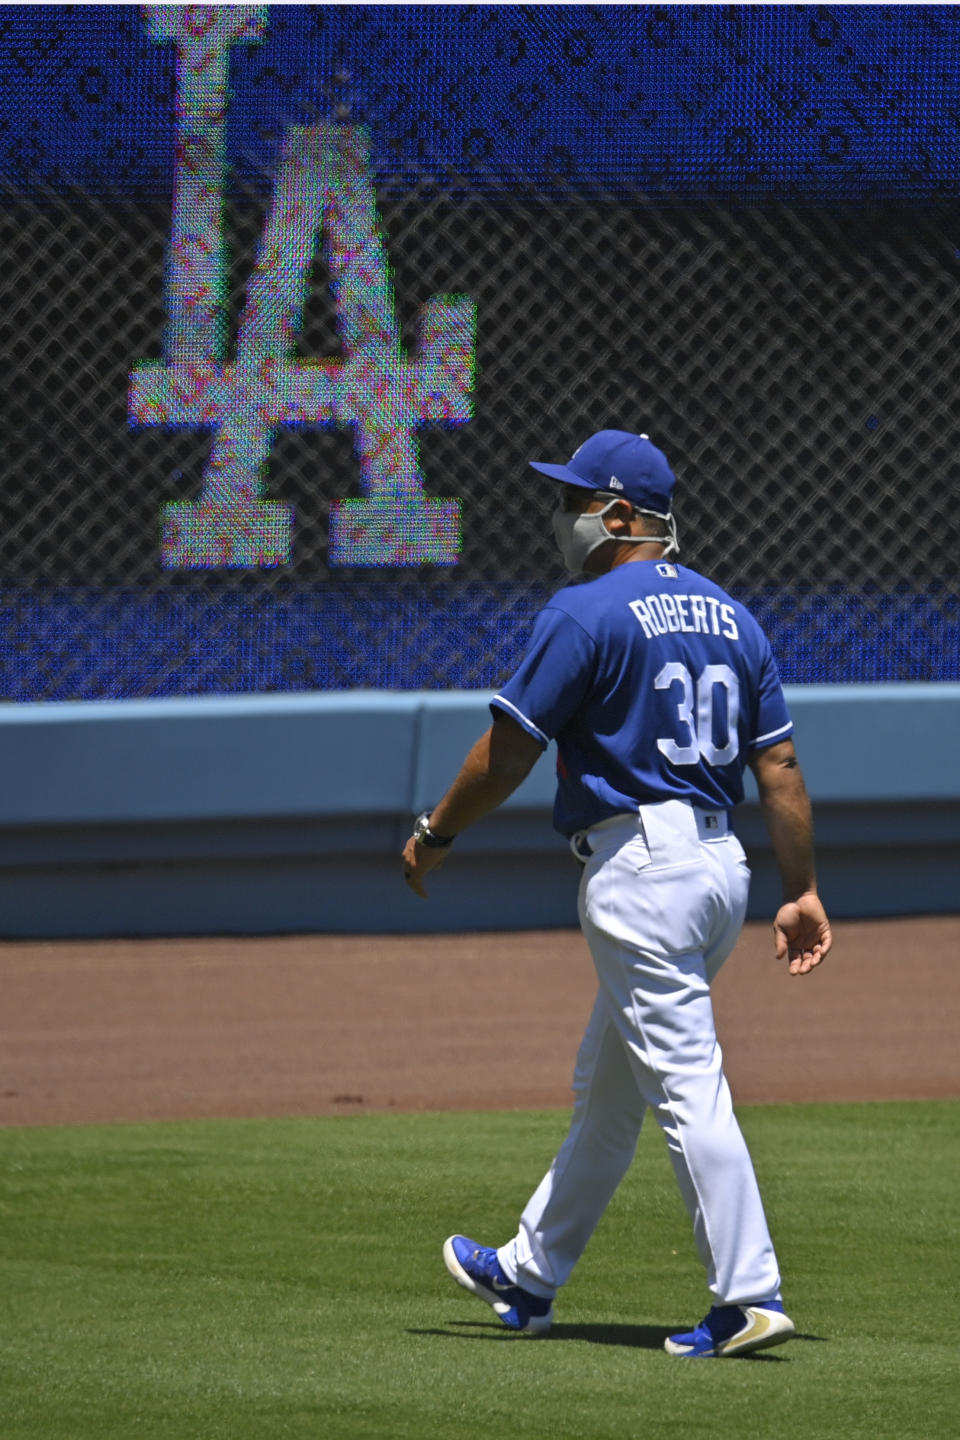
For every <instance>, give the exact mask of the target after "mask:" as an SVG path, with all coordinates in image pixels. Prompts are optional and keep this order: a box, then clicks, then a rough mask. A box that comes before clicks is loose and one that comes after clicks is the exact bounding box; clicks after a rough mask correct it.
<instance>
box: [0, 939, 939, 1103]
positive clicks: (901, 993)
mask: <svg viewBox="0 0 960 1440" xmlns="http://www.w3.org/2000/svg"><path fill="white" fill-rule="evenodd" d="M835 935H836V939H835V944H834V951H833V954H832V955H831V956H830V957H829V959H828V960H827V961H826V962H825V963H824V965H823V966H822V967H821V968H820V970H819V971H817V972H815V973H814V974H812V975H810V976H808V977H805V978H793V979H792V978H790V977H789V976H788V975H787V974H786V972H785V970H784V969H783V968H782V967H781V966H778V965H777V963H776V962H775V961H774V959H773V954H772V945H771V940H770V929H769V926H767V925H765V924H764V925H759V924H755V925H748V926H747V927H746V929H745V930H744V933H743V936H742V938H741V940H740V943H739V945H738V947H737V950H736V951H735V953H734V954H733V956H732V957H731V958H730V960H729V961H728V962H727V965H726V967H725V969H724V971H723V973H722V974H721V976H720V978H719V980H718V981H717V983H716V986H715V989H714V996H715V1008H716V1014H717V1026H718V1030H719V1033H720V1039H721V1042H722V1044H723V1046H724V1051H725V1055H726V1069H727V1074H728V1076H729V1079H730V1083H731V1086H732V1089H733V1092H734V1097H735V1099H736V1100H737V1101H739V1102H740V1103H743V1104H748V1103H763V1102H777V1101H796V1102H803V1101H810V1100H873V1099H884V1100H887V1099H934V1098H938V1097H947V1096H958V1095H960V1062H958V1060H957V1044H956V1036H957V1033H958V1029H960V1025H958V1022H960V964H958V958H960V916H955V917H930V918H923V919H898V920H870V921H847V922H841V923H840V924H839V925H838V926H837V927H836V930H835ZM593 990H594V987H593V973H592V967H591V962H590V957H589V953H588V951H587V948H586V944H585V942H584V940H583V938H582V937H581V935H580V934H579V932H577V931H572V930H551V931H536V932H533V931H524V932H516V931H513V932H510V933H496V934H485V935H476V934H469V935H449V936H445V935H429V936H400V937H393V936H331V935H305V936H280V937H268V938H263V937H250V938H240V939H184V940H108V941H61V942H52V943H45V942H29V943H12V942H8V943H4V944H0V993H2V996H3V1005H2V1014H0V1124H3V1125H43V1124H61V1123H84V1122H95V1121H111V1120H163V1119H179V1118H187V1117H193V1116H210V1117H215V1116H268V1115H306V1114H310V1115H319V1114H331V1113H341V1114H346V1113H354V1114H355V1113H358V1112H359V1113H362V1112H363V1111H364V1110H385V1109H391V1108H396V1109H407V1110H421V1109H431V1110H433V1109H474V1108H476V1109H496V1108H526V1107H540V1106H567V1105H569V1103H570V1077H571V1074H572V1069H573V1060H574V1054H575V1052H576V1047H577V1043H578V1041H579V1038H580V1034H581V1032H582V1029H583V1026H584V1024H585V1022H586V1019H587V1015H588V1014H589V1011H590V1006H591V1004H592V1000H593Z"/></svg>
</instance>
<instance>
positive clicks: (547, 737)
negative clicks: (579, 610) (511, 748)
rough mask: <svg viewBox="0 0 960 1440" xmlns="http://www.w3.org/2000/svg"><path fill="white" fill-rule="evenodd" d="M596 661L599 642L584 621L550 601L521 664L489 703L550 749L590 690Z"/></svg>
mask: <svg viewBox="0 0 960 1440" xmlns="http://www.w3.org/2000/svg"><path fill="white" fill-rule="evenodd" d="M595 661H596V642H595V641H594V640H593V639H592V637H591V636H590V635H588V633H587V631H586V630H584V628H583V626H582V625H578V624H577V622H576V620H574V619H573V618H572V617H571V616H570V615H568V614H567V613H566V611H564V610H558V609H553V608H551V607H550V606H549V605H548V606H547V607H546V609H544V610H541V611H540V614H539V615H538V616H537V618H536V620H535V621H534V625H533V635H532V636H531V639H530V646H529V649H528V650H527V653H526V655H525V656H524V657H523V660H522V661H521V662H520V667H519V669H518V670H517V671H515V673H514V674H513V675H512V676H511V678H510V679H509V680H508V681H507V683H506V685H504V686H503V688H502V689H501V690H500V691H499V692H498V693H497V694H496V695H495V696H494V697H493V699H492V700H491V702H490V708H491V710H493V711H497V710H499V711H501V712H502V713H503V714H505V715H509V716H510V717H511V719H513V720H516V721H517V723H518V724H519V725H522V726H523V728H524V730H526V732H527V734H528V735H532V736H533V737H534V738H535V739H536V740H539V741H540V744H541V745H542V746H543V747H544V749H546V747H547V745H548V744H549V742H550V741H551V740H552V739H553V738H554V736H555V735H556V734H557V733H558V732H559V731H560V730H562V729H563V727H564V725H565V724H566V723H567V721H568V720H569V719H570V718H571V717H572V716H573V714H574V713H575V711H576V709H577V707H578V706H579V705H580V703H581V701H582V700H583V698H584V696H585V695H586V693H587V690H588V689H589V686H590V682H591V679H592V677H593V673H594V667H595Z"/></svg>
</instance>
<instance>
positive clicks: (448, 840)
mask: <svg viewBox="0 0 960 1440" xmlns="http://www.w3.org/2000/svg"><path fill="white" fill-rule="evenodd" d="M413 838H414V840H416V841H417V843H418V844H420V845H426V847H427V849H428V850H445V849H446V848H447V846H448V845H452V844H453V842H454V840H455V839H456V838H457V837H456V836H455V835H438V834H436V832H435V831H433V830H431V829H430V811H429V810H424V812H423V814H422V815H418V816H417V818H416V821H415V822H414V826H413Z"/></svg>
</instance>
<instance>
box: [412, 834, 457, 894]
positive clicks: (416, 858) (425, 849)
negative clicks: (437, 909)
mask: <svg viewBox="0 0 960 1440" xmlns="http://www.w3.org/2000/svg"><path fill="white" fill-rule="evenodd" d="M449 853H450V851H449V850H443V849H440V847H439V846H438V847H436V848H434V847H432V846H430V845H418V844H417V842H416V840H414V838H413V836H412V835H411V836H410V839H409V840H408V841H407V843H406V845H404V847H403V878H404V880H406V882H407V884H408V885H409V886H410V889H411V890H412V891H413V893H414V895H419V896H420V899H421V900H426V898H427V892H426V890H425V889H424V885H423V881H424V876H426V875H429V873H430V871H431V870H436V869H437V868H438V867H439V866H441V865H442V864H443V862H444V860H446V858H447V856H448V855H449Z"/></svg>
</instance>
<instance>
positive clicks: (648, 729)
mask: <svg viewBox="0 0 960 1440" xmlns="http://www.w3.org/2000/svg"><path fill="white" fill-rule="evenodd" d="M491 708H492V709H494V710H495V711H496V710H501V711H503V712H504V713H506V714H507V715H510V716H511V717H512V718H513V719H514V720H515V721H517V723H518V724H520V725H522V726H523V728H524V729H525V730H526V731H528V733H529V734H531V735H533V736H535V738H536V739H537V740H539V741H540V743H541V744H542V745H543V746H544V747H546V746H547V744H548V743H549V741H550V740H552V739H556V741H557V799H556V805H555V808H554V825H555V826H556V828H557V829H558V830H559V831H561V832H562V833H563V834H565V835H572V834H574V833H575V832H576V831H577V830H582V829H585V828H586V827H587V826H589V825H595V824H597V822H598V821H600V820H606V819H608V818H609V817H610V816H611V815H616V814H621V813H622V812H623V811H629V810H636V808H637V806H638V805H640V804H644V803H647V804H649V803H650V802H651V801H658V800H671V799H676V798H680V799H684V800H689V801H691V802H692V803H693V804H694V805H697V806H701V807H703V808H704V809H711V810H713V809H724V810H729V809H731V808H732V807H733V806H734V805H737V804H739V802H740V801H741V800H742V799H743V770H744V766H745V764H746V761H747V758H748V756H749V754H750V751H751V750H756V749H762V748H763V747H765V746H767V745H775V744H776V743H777V742H778V741H780V740H785V739H786V738H787V736H788V735H789V734H790V732H791V731H792V729H793V723H792V721H791V719H790V715H789V712H788V710H787V705H786V701H785V700H784V696H783V690H782V688H781V685H780V676H779V674H778V673H777V666H776V662H775V661H774V658H773V655H772V653H771V650H770V644H769V642H768V640H767V637H766V636H765V635H764V633H763V631H762V630H761V628H760V626H759V625H758V624H757V622H756V620H754V618H753V616H752V615H751V614H750V612H749V611H748V610H747V609H745V607H744V606H743V605H741V604H739V603H738V601H736V600H733V599H731V597H730V596H729V595H728V594H727V593H726V592H725V591H724V590H721V589H720V587H719V585H714V584H713V582H712V581H710V580H707V579H706V578H705V577H704V576H703V575H699V574H698V573H697V572H696V571H695V570H689V569H687V567H686V566H685V565H676V564H672V563H667V562H665V561H648V560H639V561H631V562H630V563H628V564H626V565H620V566H618V567H617V568H616V569H615V570H611V571H610V572H609V573H608V574H606V575H601V576H600V577H599V578H598V579H596V580H592V581H590V582H588V583H587V584H585V585H573V586H570V587H568V588H567V589H565V590H560V591H559V592H558V593H557V594H556V595H555V596H554V597H553V599H552V600H551V601H550V602H549V603H548V604H547V605H546V606H545V607H544V609H543V610H542V611H541V612H540V614H539V615H538V616H537V619H536V621H535V623H534V627H533V635H532V638H531V643H530V648H529V649H528V651H527V653H526V655H525V657H524V659H523V661H522V663H521V665H520V668H519V669H518V670H517V671H516V673H515V674H514V675H513V677H512V678H511V679H510V680H509V681H508V683H507V684H506V685H505V686H504V687H503V689H502V690H501V691H500V692H499V694H498V695H496V696H495V697H494V699H493V701H492V702H491Z"/></svg>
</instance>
